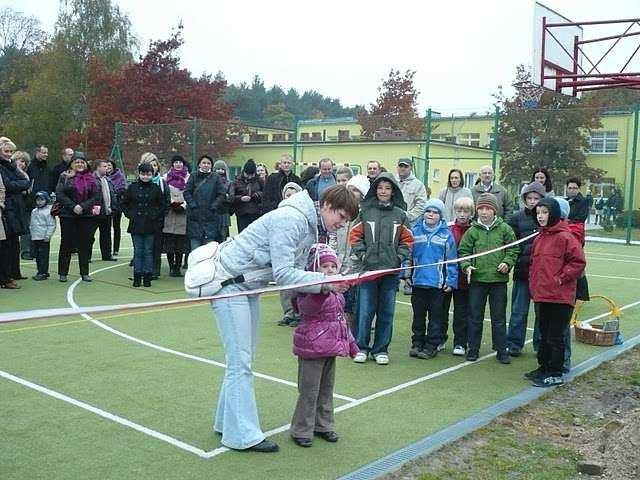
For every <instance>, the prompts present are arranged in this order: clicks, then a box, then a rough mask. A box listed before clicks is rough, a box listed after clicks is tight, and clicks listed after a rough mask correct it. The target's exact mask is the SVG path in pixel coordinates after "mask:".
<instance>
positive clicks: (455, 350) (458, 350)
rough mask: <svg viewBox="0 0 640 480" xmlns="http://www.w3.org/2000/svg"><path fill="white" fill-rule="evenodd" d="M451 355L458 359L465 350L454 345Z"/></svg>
mask: <svg viewBox="0 0 640 480" xmlns="http://www.w3.org/2000/svg"><path fill="white" fill-rule="evenodd" d="M451 353H452V354H453V355H456V356H458V357H463V356H464V355H465V354H466V353H467V351H466V350H465V348H464V347H463V346H461V345H456V346H455V347H453V352H451Z"/></svg>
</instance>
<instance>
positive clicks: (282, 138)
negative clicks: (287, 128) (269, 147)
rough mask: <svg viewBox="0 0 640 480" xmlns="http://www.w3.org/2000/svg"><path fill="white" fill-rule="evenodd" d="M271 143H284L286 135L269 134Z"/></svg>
mask: <svg viewBox="0 0 640 480" xmlns="http://www.w3.org/2000/svg"><path fill="white" fill-rule="evenodd" d="M271 141H272V142H286V141H287V134H286V133H273V134H271Z"/></svg>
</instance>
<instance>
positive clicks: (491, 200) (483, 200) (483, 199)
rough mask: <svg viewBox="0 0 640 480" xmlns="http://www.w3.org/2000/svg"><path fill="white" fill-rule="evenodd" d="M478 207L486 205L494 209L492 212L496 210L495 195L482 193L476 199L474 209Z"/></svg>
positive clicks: (496, 201)
mask: <svg viewBox="0 0 640 480" xmlns="http://www.w3.org/2000/svg"><path fill="white" fill-rule="evenodd" d="M480 207H488V208H490V209H492V210H493V211H494V213H497V212H498V200H496V196H495V195H494V194H493V193H482V194H480V196H479V197H478V199H477V200H476V211H477V210H478V209H479V208H480Z"/></svg>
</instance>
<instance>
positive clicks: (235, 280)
mask: <svg viewBox="0 0 640 480" xmlns="http://www.w3.org/2000/svg"><path fill="white" fill-rule="evenodd" d="M234 283H244V275H238V276H237V277H235V278H229V279H228V280H224V281H223V282H221V283H220V285H222V286H223V287H226V286H228V285H233V284H234Z"/></svg>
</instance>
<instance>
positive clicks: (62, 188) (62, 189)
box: [56, 175, 102, 217]
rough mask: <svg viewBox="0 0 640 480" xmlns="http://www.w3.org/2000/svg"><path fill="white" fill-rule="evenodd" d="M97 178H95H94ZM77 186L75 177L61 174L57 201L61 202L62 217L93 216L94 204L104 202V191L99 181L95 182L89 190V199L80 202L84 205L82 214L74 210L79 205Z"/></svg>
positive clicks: (57, 189) (57, 188)
mask: <svg viewBox="0 0 640 480" xmlns="http://www.w3.org/2000/svg"><path fill="white" fill-rule="evenodd" d="M94 180H95V179H94ZM75 192H76V187H75V183H74V181H73V177H69V176H67V175H60V179H59V180H58V186H57V187H56V201H57V202H58V203H59V204H60V216H61V217H93V216H94V215H93V212H92V210H93V207H94V205H101V204H102V193H101V191H100V186H99V185H98V182H97V180H96V182H95V183H94V186H93V188H92V189H91V191H90V192H89V196H88V197H87V199H86V200H85V201H84V202H82V203H81V204H80V206H81V207H82V213H81V214H80V215H78V214H76V213H75V212H74V211H73V208H74V207H75V206H76V205H78V204H77V203H76V200H75Z"/></svg>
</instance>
